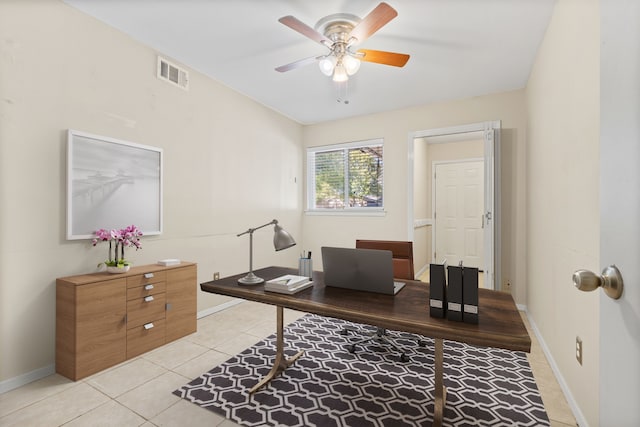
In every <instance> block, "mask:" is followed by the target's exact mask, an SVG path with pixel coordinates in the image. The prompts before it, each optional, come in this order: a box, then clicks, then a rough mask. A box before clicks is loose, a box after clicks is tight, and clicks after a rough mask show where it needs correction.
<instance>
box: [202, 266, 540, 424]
mask: <svg viewBox="0 0 640 427" xmlns="http://www.w3.org/2000/svg"><path fill="white" fill-rule="evenodd" d="M255 273H256V274H257V275H258V276H260V277H263V278H265V279H266V280H270V279H273V278H276V277H278V276H282V275H284V274H297V270H294V269H290V268H284V267H268V268H263V269H260V270H257V271H255ZM245 274H246V273H244V274H238V275H236V276H230V277H225V278H223V279H220V280H215V281H212V282H206V283H202V284H201V285H200V288H201V289H202V290H203V291H205V292H212V293H216V294H221V295H227V296H232V297H237V298H242V299H246V300H250V301H257V302H261V303H266V304H273V305H275V306H276V307H277V320H278V324H277V331H276V333H277V340H276V347H277V352H276V360H275V362H274V365H273V368H272V369H271V372H270V373H269V374H268V375H267V376H266V377H265V378H264V379H262V381H260V382H259V383H258V384H256V386H254V387H253V388H252V389H251V390H250V393H253V392H255V391H257V390H258V389H259V388H260V387H262V386H263V385H265V384H267V383H268V382H269V381H270V380H271V379H272V378H274V377H275V376H276V375H278V374H279V373H280V372H282V371H283V370H284V369H286V367H287V366H289V365H290V364H291V363H293V362H294V361H295V360H296V359H297V358H298V357H300V356H301V355H302V352H300V353H298V354H296V355H295V356H294V357H292V358H290V359H285V357H284V340H283V336H282V329H283V308H290V309H294V310H300V311H304V312H308V313H315V314H319V315H322V316H329V317H336V318H339V319H344V320H349V321H353V322H358V323H366V324H369V325H373V326H380V327H383V328H387V329H394V330H399V331H405V332H412V333H415V334H419V335H424V336H428V337H432V338H434V339H435V396H436V399H435V400H436V402H435V414H434V425H436V426H438V425H441V423H442V415H443V412H444V403H445V401H446V390H445V388H444V384H443V369H442V361H443V342H442V340H443V339H448V340H453V341H460V342H463V343H467V344H474V345H480V346H488V347H498V348H504V349H507V350H516V351H525V352H529V351H530V350H531V339H530V338H529V334H528V333H527V330H526V328H525V326H524V323H523V322H522V319H521V318H520V314H519V313H518V309H517V308H516V305H515V303H514V302H513V298H512V297H511V295H510V294H508V293H504V292H497V291H491V290H488V289H479V304H478V307H479V321H478V324H477V325H474V324H468V323H462V322H453V321H449V320H447V319H438V318H433V317H430V316H429V308H428V305H429V285H428V284H427V283H424V282H419V281H406V282H407V284H406V286H405V287H404V289H402V290H401V291H400V292H399V293H398V294H397V295H395V296H392V295H383V294H376V293H371V292H361V291H354V290H349V289H342V288H334V287H331V286H325V285H324V275H323V273H322V272H317V271H314V273H313V282H314V285H313V287H311V288H308V289H305V290H303V291H301V292H299V293H297V294H294V295H285V294H278V293H273V292H265V291H264V285H263V284H260V285H252V286H247V285H239V284H238V279H239V278H241V277H243V276H244V275H245ZM403 281H404V280H403Z"/></svg>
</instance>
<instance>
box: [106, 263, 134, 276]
mask: <svg viewBox="0 0 640 427" xmlns="http://www.w3.org/2000/svg"><path fill="white" fill-rule="evenodd" d="M130 267H131V266H130V265H123V266H122V267H111V266H107V272H109V273H113V274H118V273H126V272H127V271H129V268H130Z"/></svg>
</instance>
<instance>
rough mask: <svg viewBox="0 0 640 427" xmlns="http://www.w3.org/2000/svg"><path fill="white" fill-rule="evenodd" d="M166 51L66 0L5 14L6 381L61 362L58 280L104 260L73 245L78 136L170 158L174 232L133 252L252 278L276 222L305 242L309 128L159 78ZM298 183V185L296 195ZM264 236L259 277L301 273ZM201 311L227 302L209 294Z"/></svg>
mask: <svg viewBox="0 0 640 427" xmlns="http://www.w3.org/2000/svg"><path fill="white" fill-rule="evenodd" d="M155 67H156V52H154V51H153V50H151V49H149V48H147V47H145V46H142V45H141V44H139V43H137V42H135V41H133V40H132V39H130V38H129V37H128V36H126V35H124V34H123V33H120V32H118V31H116V30H113V29H111V28H109V27H107V26H105V25H103V24H102V23H100V22H98V21H96V20H95V19H93V18H90V17H88V16H86V15H83V14H82V13H81V12H79V11H77V10H75V9H73V8H70V7H68V6H66V5H65V4H63V3H61V2H58V1H48V2H41V1H38V2H30V1H27V2H1V3H0V94H1V95H0V203H1V206H2V209H1V211H0V235H2V239H0V328H1V329H0V348H1V350H0V382H2V381H4V380H7V379H9V378H14V377H16V376H19V375H23V374H27V373H29V372H31V371H34V370H36V369H39V368H43V367H46V366H51V365H52V364H53V363H54V343H55V329H54V328H55V279H56V277H62V276H67V275H74V274H79V273H87V272H91V271H93V270H94V269H95V266H96V265H97V264H98V263H99V262H101V261H103V260H104V259H105V257H106V254H107V249H106V247H104V246H103V247H97V248H92V247H91V245H90V244H89V243H88V241H66V240H65V203H66V202H65V200H66V199H65V197H66V196H65V188H66V177H65V174H66V160H65V153H66V139H65V138H66V130H67V129H68V128H72V129H77V130H82V131H85V132H90V133H94V134H98V135H105V136H109V137H113V138H118V139H122V140H127V141H132V142H136V143H141V144H146V145H152V146H156V147H161V148H163V149H164V156H165V157H164V160H165V162H164V184H165V187H164V233H163V234H162V235H160V236H149V237H145V238H143V242H142V243H143V249H142V250H141V251H138V252H135V251H129V252H128V253H127V256H128V258H130V259H132V260H133V262H134V263H135V264H137V265H141V264H147V263H154V262H155V261H156V260H158V259H162V258H173V257H175V258H180V259H184V260H189V261H195V262H197V263H198V281H199V282H202V281H206V280H210V279H211V277H212V273H213V272H214V271H219V272H220V273H221V274H223V275H229V274H235V273H239V272H242V271H245V270H247V268H248V245H249V242H248V237H247V236H244V237H241V238H237V237H236V236H235V235H236V234H237V233H239V232H241V231H244V230H246V229H247V228H249V227H253V226H257V225H261V224H263V223H266V222H268V221H270V220H271V219H273V218H277V219H279V220H280V222H281V224H282V225H283V226H284V227H285V229H287V230H288V231H290V232H291V234H292V235H293V236H294V237H295V238H296V239H298V240H299V241H301V240H302V232H301V230H302V229H301V222H302V220H301V209H302V208H301V201H302V190H301V182H302V175H301V174H302V159H303V150H302V147H301V140H302V128H301V126H300V125H299V124H297V123H295V122H293V121H291V120H289V119H287V118H284V117H283V116H281V115H279V114H277V113H275V112H273V111H272V110H269V109H267V108H265V107H263V106H261V105H259V104H257V103H255V102H253V101H251V100H249V99H248V98H246V97H244V96H241V95H239V94H237V93H235V92H233V91H231V90H230V89H229V88H227V87H226V86H223V85H221V84H219V83H217V82H215V81H212V80H211V79H209V78H206V77H204V76H202V75H200V74H198V73H197V72H194V71H191V81H190V90H189V92H185V91H183V90H182V89H179V88H176V87H173V86H171V85H168V84H167V83H164V82H162V81H160V80H158V79H156V77H155ZM296 180H297V183H296ZM271 239H272V233H271V232H270V231H268V230H267V229H264V230H261V231H259V232H256V234H255V240H256V241H255V242H254V243H255V244H254V247H255V257H254V266H255V267H262V266H266V265H271V264H279V265H290V266H295V265H296V260H297V253H298V251H297V250H296V249H292V250H287V251H282V252H278V253H276V252H274V251H273V246H272V244H271ZM198 294H199V295H198V309H199V310H203V309H205V308H207V307H211V306H214V305H216V304H219V303H222V302H224V301H227V300H228V299H227V298H226V297H216V296H213V295H208V294H207V295H205V294H203V293H202V292H199V293H198Z"/></svg>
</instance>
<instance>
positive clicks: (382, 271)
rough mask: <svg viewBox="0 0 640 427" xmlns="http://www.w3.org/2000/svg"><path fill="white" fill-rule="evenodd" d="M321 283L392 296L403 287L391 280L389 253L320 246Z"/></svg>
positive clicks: (390, 257)
mask: <svg viewBox="0 0 640 427" xmlns="http://www.w3.org/2000/svg"><path fill="white" fill-rule="evenodd" d="M322 266H323V270H324V284H325V285H327V286H334V287H338V288H347V289H355V290H358V291H368V292H376V293H381V294H388V295H395V294H397V293H398V292H399V291H400V289H402V288H403V287H404V285H405V283H403V282H397V281H394V280H393V258H392V254H391V251H385V250H377V249H353V248H333V247H322Z"/></svg>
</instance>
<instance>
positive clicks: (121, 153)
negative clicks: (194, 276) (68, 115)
mask: <svg viewBox="0 0 640 427" xmlns="http://www.w3.org/2000/svg"><path fill="white" fill-rule="evenodd" d="M132 224H134V225H136V226H137V227H138V228H139V229H140V230H141V231H142V232H143V233H144V234H145V235H152V234H160V233H162V149H161V148H156V147H151V146H147V145H141V144H135V143H132V142H126V141H120V140H117V139H114V138H108V137H104V136H97V135H91V134H88V133H84V132H79V131H76V130H72V129H69V132H68V141H67V239H69V240H73V239H88V238H92V237H93V234H94V232H95V231H96V230H98V229H101V228H105V229H112V228H116V229H120V228H124V227H127V226H129V225H132Z"/></svg>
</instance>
